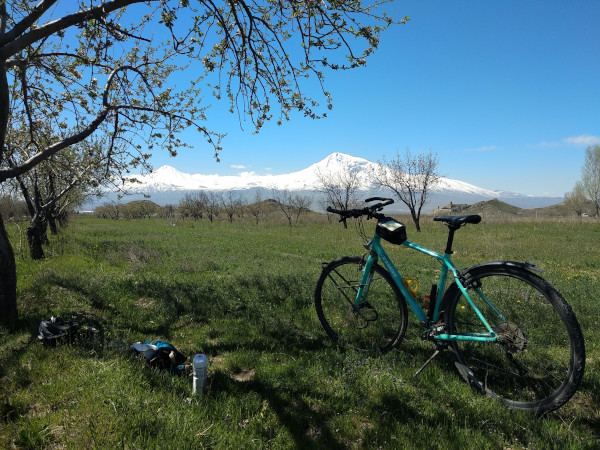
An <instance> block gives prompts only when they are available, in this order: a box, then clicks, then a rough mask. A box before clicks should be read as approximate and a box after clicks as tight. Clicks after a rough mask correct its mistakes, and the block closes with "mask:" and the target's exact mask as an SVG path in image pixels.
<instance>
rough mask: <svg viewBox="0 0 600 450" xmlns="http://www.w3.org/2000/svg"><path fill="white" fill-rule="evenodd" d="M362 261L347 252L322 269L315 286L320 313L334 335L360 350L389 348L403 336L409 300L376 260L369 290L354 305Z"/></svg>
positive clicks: (328, 331) (327, 328) (330, 334)
mask: <svg viewBox="0 0 600 450" xmlns="http://www.w3.org/2000/svg"><path fill="white" fill-rule="evenodd" d="M363 263H364V261H363V259H362V258H361V257H358V256H355V257H350V256H347V257H344V258H340V259H337V260H335V261H333V262H331V263H329V264H328V265H327V266H326V267H325V268H324V269H323V271H322V272H321V276H320V278H319V281H318V282H317V286H316V288H315V308H316V310H317V316H318V317H319V320H320V321H321V324H322V325H323V328H324V329H325V331H326V332H327V334H328V335H329V336H330V337H331V338H333V339H335V340H340V341H342V342H344V343H345V344H347V345H349V346H351V347H353V348H356V349H358V350H364V351H378V352H387V351H389V350H391V349H392V348H393V347H395V346H396V345H398V344H399V343H400V341H401V340H402V338H403V337H404V333H405V331H406V325H407V321H408V311H407V309H406V301H405V300H404V297H403V296H402V294H401V293H400V291H399V289H398V288H397V286H396V285H395V283H394V281H393V279H392V277H391V276H390V274H389V273H388V272H387V270H385V269H384V268H383V267H381V266H380V265H378V264H374V265H373V269H372V272H371V274H372V279H371V283H370V285H369V287H368V293H367V295H366V297H365V298H363V299H362V300H361V301H360V303H359V305H358V307H357V306H355V301H356V294H357V292H358V288H359V286H360V281H361V277H362V273H363V265H364V264H363Z"/></svg>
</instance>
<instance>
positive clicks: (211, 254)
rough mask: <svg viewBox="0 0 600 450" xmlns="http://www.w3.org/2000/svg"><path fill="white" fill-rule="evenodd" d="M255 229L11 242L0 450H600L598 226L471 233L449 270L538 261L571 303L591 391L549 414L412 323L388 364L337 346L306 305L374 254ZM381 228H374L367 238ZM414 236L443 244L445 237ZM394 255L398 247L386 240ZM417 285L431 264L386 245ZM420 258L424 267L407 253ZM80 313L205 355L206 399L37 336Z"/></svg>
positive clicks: (119, 356) (438, 233) (154, 227)
mask: <svg viewBox="0 0 600 450" xmlns="http://www.w3.org/2000/svg"><path fill="white" fill-rule="evenodd" d="M313 222H315V223H310V224H309V223H302V224H300V225H298V226H295V227H294V228H292V229H290V228H289V227H287V226H284V225H281V224H273V223H264V222H261V223H260V224H259V226H256V225H255V224H254V223H252V222H244V223H240V222H234V223H233V224H229V223H225V222H220V223H209V222H206V221H205V222H178V223H177V224H176V225H175V226H172V225H171V224H169V223H167V222H166V221H163V220H158V219H156V220H155V219H151V220H139V221H108V220H100V219H95V218H91V217H81V218H78V219H77V220H75V221H74V222H73V223H72V224H71V225H70V227H69V228H67V229H66V230H64V231H63V232H62V234H61V235H59V236H58V237H56V238H53V240H52V245H51V247H50V248H49V249H48V251H47V254H48V258H47V259H46V260H44V261H31V260H30V259H29V258H28V257H27V256H26V251H25V250H26V249H19V248H18V242H19V237H18V235H17V232H18V230H17V228H16V227H14V228H13V227H11V226H10V225H9V232H11V233H13V234H12V242H13V243H15V244H16V245H15V247H16V250H17V252H16V253H17V255H16V257H17V266H18V279H19V284H18V290H19V292H18V298H19V311H20V318H21V319H20V323H19V327H18V328H17V329H16V330H14V331H12V332H10V333H9V332H8V331H6V330H0V342H2V343H3V345H2V347H1V348H0V448H10V447H11V446H17V447H21V448H54V447H67V448H93V447H96V448H115V447H117V446H119V447H121V446H123V447H128V448H203V447H209V448H224V447H233V448H239V447H249V448H289V447H315V448H319V447H328V448H348V447H350V448H352V447H357V448H358V447H360V448H364V447H367V448H376V447H383V448H386V447H397V448H402V447H418V448H461V447H477V448H503V447H504V448H521V447H533V448H547V447H558V448H564V447H567V448H568V447H572V448H581V447H583V448H585V447H588V448H597V447H598V446H600V432H599V431H598V430H600V413H599V412H598V411H599V410H600V394H599V393H600V369H599V364H598V360H599V356H600V349H599V344H598V343H599V342H600V331H598V328H597V326H596V322H597V320H598V319H597V318H598V317H599V316H600V301H599V296H598V293H600V281H599V279H600V245H599V244H600V226H598V224H593V223H584V224H578V223H573V224H569V223H524V222H523V223H508V224H501V223H495V224H486V223H482V224H480V225H476V226H468V227H467V228H465V229H462V230H460V231H459V232H458V233H457V235H456V240H455V248H456V253H455V262H456V263H457V265H458V266H459V267H466V266H469V265H472V264H475V263H477V262H481V261H484V260H489V259H512V260H519V261H524V260H529V261H533V262H535V263H537V264H538V265H539V266H540V267H541V268H543V269H544V270H545V272H544V274H543V275H544V277H545V278H547V279H548V280H549V281H550V282H551V283H552V284H554V285H555V287H556V288H557V289H558V290H559V291H560V292H561V293H562V294H563V296H564V297H565V298H566V299H567V301H568V302H569V303H570V304H571V305H572V306H573V308H574V309H575V311H576V314H577V316H578V319H579V321H580V323H581V326H582V329H583V331H584V335H585V338H586V351H587V368H586V375H585V378H584V382H583V385H582V387H581V389H580V391H579V392H578V393H577V394H576V395H575V397H574V398H573V399H572V400H571V401H570V402H569V403H568V404H567V405H565V406H564V407H563V408H562V409H560V410H559V411H557V412H555V413H552V414H549V415H547V416H545V417H542V418H536V417H533V416H530V415H528V414H524V413H520V412H510V411H508V410H507V409H506V408H504V407H503V406H502V405H501V404H499V403H496V402H494V401H493V400H491V399H489V398H486V397H484V396H481V395H477V394H476V393H475V392H474V391H472V390H471V389H470V388H469V387H468V386H467V385H466V384H465V383H464V382H462V381H461V378H460V377H459V375H458V374H457V373H456V371H455V370H454V369H453V368H452V365H451V363H450V359H449V355H447V354H446V355H444V356H442V357H440V358H438V359H436V360H435V361H434V362H433V363H432V364H431V365H430V366H428V367H427V368H426V369H425V371H424V372H423V373H422V374H421V375H420V376H419V377H417V378H415V377H414V376H413V374H414V372H415V371H416V370H417V369H418V368H419V367H420V366H421V365H422V364H423V363H424V361H425V360H426V359H427V358H428V357H429V356H430V355H431V353H432V352H433V347H432V346H431V344H429V343H426V342H423V341H421V340H420V338H419V335H420V330H419V329H418V326H417V324H416V321H415V319H414V317H413V316H412V315H411V318H410V321H409V331H408V333H407V338H406V341H405V342H403V343H402V345H401V346H400V347H399V348H398V349H397V350H395V351H392V352H391V353H389V354H386V355H383V356H379V355H376V356H367V355H364V354H360V353H355V352H353V351H351V350H349V349H345V348H340V347H338V346H336V345H335V344H334V343H332V342H330V341H329V340H328V339H327V338H326V336H325V333H324V332H323V330H322V328H321V326H320V324H319V322H318V319H317V317H316V314H315V312H314V307H313V305H312V295H313V289H314V285H315V282H316V280H317V278H318V275H319V272H320V268H321V267H320V265H321V262H323V261H330V260H332V259H335V258H337V257H339V256H343V255H354V254H361V253H363V252H364V249H363V247H362V246H361V242H360V239H359V238H358V237H357V235H356V233H355V232H354V231H353V230H352V228H349V229H348V230H344V229H343V228H342V227H341V225H338V224H336V225H329V224H327V223H325V222H323V223H318V221H313ZM372 225H373V223H372V222H366V227H367V229H370V228H369V227H371V226H372ZM423 229H424V231H423V233H420V234H416V233H415V232H414V231H413V230H414V228H413V227H412V226H409V239H411V240H413V241H415V242H417V243H420V244H423V245H425V246H427V247H430V248H433V249H438V250H442V249H443V248H444V244H445V237H446V228H445V227H443V226H442V225H440V224H437V223H435V224H434V223H431V222H425V223H424V224H423ZM388 247H389V246H388ZM389 250H390V254H391V256H392V259H393V260H394V261H395V262H396V263H397V265H398V267H399V268H400V269H401V272H402V273H403V275H406V276H417V277H418V278H419V282H420V285H421V290H422V291H428V286H429V285H430V283H431V282H434V281H435V279H436V276H437V269H438V265H437V264H436V263H432V262H431V261H430V260H429V259H427V258H425V257H422V256H419V255H416V254H414V253H413V252H410V251H409V250H407V249H404V248H389ZM415 255H416V257H415ZM73 312H76V313H80V314H82V315H84V317H86V318H87V319H88V320H90V321H93V322H94V323H97V324H100V325H101V326H102V327H103V329H104V330H105V332H106V334H107V338H106V340H107V343H108V342H115V341H122V342H125V343H127V344H129V343H132V342H136V341H141V340H146V339H151V338H162V339H166V340H168V341H170V342H171V343H173V344H174V345H175V346H176V347H177V348H179V349H180V350H181V351H183V352H184V353H186V354H187V355H189V356H193V354H194V353H197V352H203V353H206V354H207V355H208V357H209V360H210V362H211V366H210V370H209V389H208V393H207V394H205V395H203V396H201V397H191V386H192V382H191V377H190V376H189V374H186V375H181V376H173V375H170V374H168V373H164V372H160V371H156V370H152V369H149V368H148V367H146V366H145V365H144V363H143V362H142V361H140V360H138V359H137V358H135V357H134V356H133V355H131V354H130V353H129V352H126V351H120V350H118V349H117V348H116V347H112V346H110V345H107V346H106V347H105V350H104V351H102V352H92V351H90V350H87V349H85V348H81V347H77V346H73V347H69V346H62V347H56V348H47V347H44V346H42V345H41V344H39V343H38V342H37V340H36V339H35V335H36V334H37V326H38V324H39V322H40V320H42V319H46V318H48V317H49V316H50V315H59V316H60V315H65V314H68V313H73Z"/></svg>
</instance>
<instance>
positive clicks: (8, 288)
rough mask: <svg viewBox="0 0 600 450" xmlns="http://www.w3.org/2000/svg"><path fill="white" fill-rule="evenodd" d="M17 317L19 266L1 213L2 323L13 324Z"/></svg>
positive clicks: (0, 269) (0, 321)
mask: <svg viewBox="0 0 600 450" xmlns="http://www.w3.org/2000/svg"><path fill="white" fill-rule="evenodd" d="M17 319H18V312H17V266H16V263H15V254H14V252H13V249H12V246H11V245H10V241H9V240H8V234H7V232H6V229H5V228H4V221H3V219H2V215H1V214H0V324H2V325H5V326H11V325H14V324H15V323H16V322H17Z"/></svg>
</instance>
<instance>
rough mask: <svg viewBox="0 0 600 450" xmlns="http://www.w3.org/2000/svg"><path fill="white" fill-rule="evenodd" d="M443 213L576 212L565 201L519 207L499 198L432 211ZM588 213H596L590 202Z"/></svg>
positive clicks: (561, 215)
mask: <svg viewBox="0 0 600 450" xmlns="http://www.w3.org/2000/svg"><path fill="white" fill-rule="evenodd" d="M443 214H452V215H462V214H479V215H481V216H483V217H487V218H511V217H514V218H517V217H525V218H528V217H531V218H538V219H539V218H548V219H556V218H575V217H577V216H576V214H575V212H574V211H573V210H572V209H571V208H570V207H568V206H567V205H565V203H564V202H561V203H557V204H555V205H550V206H545V207H543V208H531V209H526V208H519V207H517V206H513V205H510V204H508V203H505V202H503V201H501V200H499V199H497V198H495V199H493V200H486V201H481V202H477V203H474V204H472V205H469V204H455V203H452V202H450V203H449V204H448V205H446V206H442V207H439V208H437V209H435V210H433V211H432V212H431V215H433V216H439V215H443ZM588 214H589V215H590V216H592V215H593V214H594V210H593V205H592V204H591V202H590V205H589V208H588Z"/></svg>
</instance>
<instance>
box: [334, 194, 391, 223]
mask: <svg viewBox="0 0 600 450" xmlns="http://www.w3.org/2000/svg"><path fill="white" fill-rule="evenodd" d="M375 200H378V201H379V203H376V204H374V205H371V206H366V207H365V208H361V209H344V210H342V209H335V208H332V207H331V206H328V207H327V211H328V212H330V213H334V214H339V215H340V216H341V219H340V222H342V221H345V220H346V219H348V218H349V217H354V218H358V217H361V216H367V219H370V218H371V217H374V218H376V219H382V218H383V217H385V215H384V214H380V213H379V212H378V211H381V210H382V209H383V207H384V206H387V205H391V204H392V203H394V200H393V199H391V198H384V197H371V198H368V199H366V200H365V202H372V201H375Z"/></svg>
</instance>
